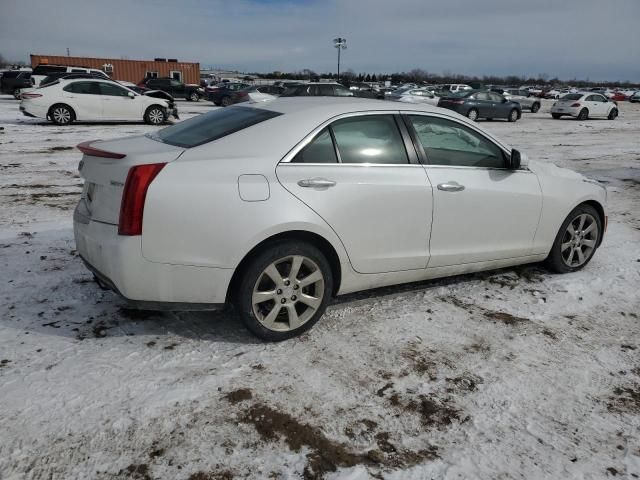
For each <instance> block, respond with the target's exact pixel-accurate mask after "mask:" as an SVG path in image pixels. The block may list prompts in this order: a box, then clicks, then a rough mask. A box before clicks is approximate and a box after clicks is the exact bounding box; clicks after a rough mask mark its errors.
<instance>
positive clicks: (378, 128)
mask: <svg viewBox="0 0 640 480" xmlns="http://www.w3.org/2000/svg"><path fill="white" fill-rule="evenodd" d="M331 129H332V131H333V135H334V138H335V139H336V146H337V148H338V153H339V154H340V161H341V162H342V163H382V164H406V163H409V159H408V157H407V152H406V150H405V148H404V142H403V140H402V136H401V135H400V131H399V130H398V126H397V125H396V121H395V119H394V118H393V116H392V115H365V116H360V117H351V118H345V119H342V120H337V121H335V122H334V123H332V124H331Z"/></svg>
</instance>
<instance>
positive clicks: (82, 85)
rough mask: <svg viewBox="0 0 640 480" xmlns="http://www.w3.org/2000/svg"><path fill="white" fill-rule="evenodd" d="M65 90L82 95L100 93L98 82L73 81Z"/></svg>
mask: <svg viewBox="0 0 640 480" xmlns="http://www.w3.org/2000/svg"><path fill="white" fill-rule="evenodd" d="M63 90H65V91H66V92H71V93H78V94H82V95H100V90H99V89H98V84H97V83H95V82H73V83H71V84H69V85H67V86H66V87H64V89H63Z"/></svg>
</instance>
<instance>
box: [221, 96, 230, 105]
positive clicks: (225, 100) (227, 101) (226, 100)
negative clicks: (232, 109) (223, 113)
mask: <svg viewBox="0 0 640 480" xmlns="http://www.w3.org/2000/svg"><path fill="white" fill-rule="evenodd" d="M220 104H221V105H222V106H223V107H228V106H229V105H231V98H230V97H222V102H220Z"/></svg>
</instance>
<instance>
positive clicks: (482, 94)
mask: <svg viewBox="0 0 640 480" xmlns="http://www.w3.org/2000/svg"><path fill="white" fill-rule="evenodd" d="M475 95H476V100H482V101H485V102H487V101H489V94H488V93H487V92H478V93H476V94H475Z"/></svg>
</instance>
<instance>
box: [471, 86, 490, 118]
mask: <svg viewBox="0 0 640 480" xmlns="http://www.w3.org/2000/svg"><path fill="white" fill-rule="evenodd" d="M471 98H473V99H475V106H476V108H477V109H478V113H479V116H480V117H482V118H491V117H493V116H494V115H495V113H496V112H495V109H494V106H493V102H492V101H491V98H490V97H489V93H487V92H478V93H475V94H473V95H472V96H471V97H470V99H471Z"/></svg>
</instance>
